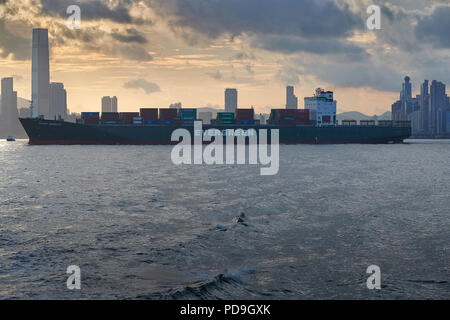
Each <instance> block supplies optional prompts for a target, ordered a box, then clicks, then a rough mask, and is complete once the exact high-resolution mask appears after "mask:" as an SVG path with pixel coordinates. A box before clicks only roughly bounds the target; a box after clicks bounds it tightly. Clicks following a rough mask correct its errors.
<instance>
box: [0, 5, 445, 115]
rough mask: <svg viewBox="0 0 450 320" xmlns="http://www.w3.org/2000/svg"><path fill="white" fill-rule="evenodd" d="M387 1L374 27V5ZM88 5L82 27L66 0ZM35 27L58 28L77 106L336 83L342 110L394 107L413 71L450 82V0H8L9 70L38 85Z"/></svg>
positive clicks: (23, 88) (149, 103) (1, 12)
mask: <svg viewBox="0 0 450 320" xmlns="http://www.w3.org/2000/svg"><path fill="white" fill-rule="evenodd" d="M372 4H375V5H378V6H380V8H381V29H380V30H369V29H368V28H367V26H366V20H367V19H368V17H369V14H367V8H368V7H369V6H370V5H372ZM70 5H78V6H79V7H80V9H81V29H73V30H71V29H70V28H69V27H68V26H67V19H68V17H69V14H67V8H68V7H69V6H70ZM32 28H48V29H49V41H50V55H51V57H50V72H51V73H50V79H51V81H52V82H63V83H64V85H65V88H66V90H67V94H68V107H69V109H70V110H71V111H73V112H82V111H100V106H101V97H103V96H107V95H109V96H114V95H115V96H117V97H118V99H119V111H136V110H138V108H141V107H160V108H166V107H168V106H169V105H170V104H172V103H175V102H182V103H183V106H184V107H198V108H200V107H207V106H210V107H217V108H223V106H224V90H225V88H237V89H238V92H239V107H241V108H246V107H251V106H253V107H254V108H255V110H256V111H257V112H261V113H262V112H268V110H269V109H270V108H280V107H284V104H285V86H286V85H294V86H295V90H296V95H297V96H298V98H299V106H300V108H303V98H304V97H307V96H311V95H313V92H314V89H315V88H318V87H320V88H324V89H327V90H333V91H334V92H335V98H336V100H337V101H338V112H345V111H359V112H363V113H366V114H369V115H373V114H381V113H383V112H385V111H388V110H390V107H391V104H392V103H393V102H395V100H397V99H398V97H399V91H400V90H401V84H402V82H403V78H404V77H405V76H406V75H408V76H410V77H411V81H412V82H413V92H414V94H417V93H418V90H419V86H420V83H421V82H423V80H424V79H428V80H439V81H442V82H444V83H446V84H447V85H450V72H449V71H450V70H449V66H450V32H449V30H450V0H390V1H378V0H227V1H224V0H79V1H75V0H0V77H9V76H13V77H14V79H15V80H14V81H15V90H16V91H18V95H19V96H20V97H22V98H27V99H29V97H30V96H31V35H32Z"/></svg>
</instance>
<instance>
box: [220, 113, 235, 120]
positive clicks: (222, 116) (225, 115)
mask: <svg viewBox="0 0 450 320" xmlns="http://www.w3.org/2000/svg"><path fill="white" fill-rule="evenodd" d="M217 119H219V120H233V121H234V113H233V112H218V113H217Z"/></svg>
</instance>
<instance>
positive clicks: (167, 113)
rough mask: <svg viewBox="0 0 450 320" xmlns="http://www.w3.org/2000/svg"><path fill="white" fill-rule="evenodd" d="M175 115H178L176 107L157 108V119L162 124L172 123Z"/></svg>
mask: <svg viewBox="0 0 450 320" xmlns="http://www.w3.org/2000/svg"><path fill="white" fill-rule="evenodd" d="M176 117H178V110H177V109H171V108H167V109H159V120H160V121H161V122H163V123H164V124H172V122H173V120H174V119H175V118H176Z"/></svg>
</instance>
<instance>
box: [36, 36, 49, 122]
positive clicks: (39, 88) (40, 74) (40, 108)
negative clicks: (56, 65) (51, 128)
mask: <svg viewBox="0 0 450 320" xmlns="http://www.w3.org/2000/svg"><path fill="white" fill-rule="evenodd" d="M49 83H50V67H49V48H48V30H47V29H33V55H32V81H31V88H32V89H31V91H32V96H31V99H32V100H33V106H34V114H35V115H37V116H40V115H43V116H44V117H46V118H50V117H51V116H50V101H49V100H50V99H49Z"/></svg>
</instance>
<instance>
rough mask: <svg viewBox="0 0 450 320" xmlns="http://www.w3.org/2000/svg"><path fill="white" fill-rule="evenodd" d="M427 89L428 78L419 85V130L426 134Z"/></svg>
mask: <svg viewBox="0 0 450 320" xmlns="http://www.w3.org/2000/svg"><path fill="white" fill-rule="evenodd" d="M429 96H430V95H429V91H428V80H425V81H424V82H423V84H422V85H421V86H420V99H419V105H420V131H421V132H422V134H425V135H427V134H428V133H429V132H428V113H429V100H430V99H429Z"/></svg>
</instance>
